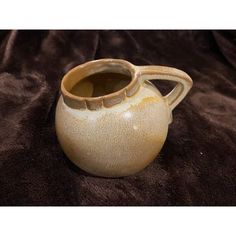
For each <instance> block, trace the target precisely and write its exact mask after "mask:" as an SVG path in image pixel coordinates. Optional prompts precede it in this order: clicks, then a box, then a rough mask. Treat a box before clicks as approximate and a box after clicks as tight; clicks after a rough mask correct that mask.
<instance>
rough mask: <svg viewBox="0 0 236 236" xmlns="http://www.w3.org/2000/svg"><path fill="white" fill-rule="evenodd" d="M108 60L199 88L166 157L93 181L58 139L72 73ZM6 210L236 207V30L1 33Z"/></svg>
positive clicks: (177, 113) (1, 168) (185, 105)
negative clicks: (185, 78) (168, 72)
mask: <svg viewBox="0 0 236 236" xmlns="http://www.w3.org/2000/svg"><path fill="white" fill-rule="evenodd" d="M99 58H121V59H125V60H128V61H130V62H131V63H134V64H136V65H164V66H172V67H176V68H179V69H182V70H184V71H185V72H187V73H188V74H189V75H190V76H191V77H192V79H193V82H194V85H193V88H192V89H191V91H190V93H189V94H188V95H187V97H186V98H185V99H184V100H183V101H182V102H181V103H180V104H179V105H178V106H177V107H176V109H175V110H174V111H173V122H172V124H171V125H170V127H169V132H168V137H167V140H166V142H165V144H164V147H163V149H162V150H161V152H160V154H159V155H158V157H157V158H156V159H155V160H154V161H153V162H152V163H151V164H150V165H149V166H148V167H147V168H145V169H144V170H143V171H141V172H139V173H138V174H135V175H132V176H129V177H124V178H117V179H115V178H114V179H113V178H101V177H95V176H92V175H89V174H87V173H86V172H84V171H82V170H80V169H79V168H78V167H76V166H75V165H74V164H72V163H71V162H70V161H69V160H68V159H67V157H66V156H65V155H64V153H63V151H62V149H61V147H60V145H59V144H58V141H57V138H56V133H55V126H54V120H55V107H56V104H57V100H58V97H59V95H60V82H61V79H62V77H63V75H64V74H65V73H66V72H68V71H69V70H70V69H71V68H73V67H74V66H76V65H78V64H81V63H84V62H86V61H90V60H94V59H99ZM152 82H153V83H154V84H155V85H156V86H157V87H158V88H159V89H160V90H161V91H162V92H163V93H166V92H167V91H169V89H171V88H172V87H171V86H170V84H169V83H168V82H166V83H165V82H160V81H152ZM111 155H112V153H111ZM0 205H2V206H7V205H8V206H15V205H16V206H18V205H25V206H28V205H36V206H38V205H44V206H48V205H52V206H55V205H58V206H66V205H83V206H85V205H87V206H94V205H96V206H99V205H103V206H109V205H114V206H121V205H126V206H131V205H137V206H146V205H147V206H149V205H150V206H158V205H161V206H175V205H183V206H185V205H187V206H197V205H200V206H202V205H236V31H114V30H108V31H80V30H78V31H38V30H37V31H0Z"/></svg>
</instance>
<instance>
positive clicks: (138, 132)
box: [55, 59, 192, 177]
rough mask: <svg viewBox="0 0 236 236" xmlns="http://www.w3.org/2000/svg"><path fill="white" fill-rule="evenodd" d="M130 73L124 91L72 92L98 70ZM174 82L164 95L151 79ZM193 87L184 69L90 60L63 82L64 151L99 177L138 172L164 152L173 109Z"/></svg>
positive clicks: (59, 120) (59, 123) (59, 119)
mask: <svg viewBox="0 0 236 236" xmlns="http://www.w3.org/2000/svg"><path fill="white" fill-rule="evenodd" d="M104 71H106V72H119V73H123V74H128V75H130V77H131V78H132V79H131V82H130V83H129V84H128V85H127V86H126V87H125V88H123V89H121V90H119V91H117V92H115V93H112V94H108V95H105V96H101V97H89V98H87V97H78V96H75V95H73V94H71V93H70V90H71V88H72V87H73V86H74V85H75V84H76V83H77V82H78V81H79V80H81V79H83V78H84V77H85V76H88V75H91V74H93V73H97V72H104ZM152 79H164V80H171V81H176V82H177V85H176V87H175V88H174V89H173V90H172V91H171V92H170V93H169V94H168V95H166V96H162V95H161V93H160V92H159V91H158V89H157V88H156V87H155V86H154V85H153V84H152V83H151V82H150V81H149V80H152ZM191 86H192V80H191V78H190V77H189V76H188V75H187V74H186V73H184V72H183V71H180V70H177V69H174V68H170V67H160V66H134V65H132V64H131V63H129V62H127V61H124V60H119V59H101V60H96V61H91V62H87V63H85V64H83V65H80V66H78V67H76V68H74V69H72V70H71V71H69V72H68V73H67V74H66V75H65V76H64V78H63V80H62V83H61V92H62V96H61V97H60V99H59V101H58V104H57V108H56V118H55V124H56V132H57V137H58V140H59V142H60V144H61V147H62V148H63V151H64V152H65V154H66V155H67V156H68V158H69V159H70V160H71V161H72V162H73V163H75V164H76V165H77V166H79V167H80V168H81V169H83V170H85V171H87V172H89V173H91V174H93V175H98V176H104V177H121V176H127V175H131V174H134V173H137V172H139V171H140V170H142V169H143V168H145V167H146V166H147V165H148V164H149V163H150V162H152V161H153V159H154V158H155V157H156V156H157V154H158V153H159V152H160V150H161V148H162V146H163V144H164V142H165V140H166V137H167V132H168V125H169V124H170V123H171V121H172V110H173V109H174V108H175V106H177V105H178V103H179V102H180V101H181V100H182V99H183V98H184V97H185V96H186V94H187V93H188V91H189V89H190V88H191Z"/></svg>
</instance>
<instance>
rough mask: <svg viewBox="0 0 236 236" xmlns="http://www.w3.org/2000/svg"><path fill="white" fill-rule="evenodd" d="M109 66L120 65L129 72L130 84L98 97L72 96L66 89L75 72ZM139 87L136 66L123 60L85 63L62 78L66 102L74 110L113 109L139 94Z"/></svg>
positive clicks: (109, 59)
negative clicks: (126, 99) (114, 106)
mask: <svg viewBox="0 0 236 236" xmlns="http://www.w3.org/2000/svg"><path fill="white" fill-rule="evenodd" d="M107 65H120V66H121V67H123V68H124V69H126V70H128V71H129V73H130V77H131V80H130V82H129V84H127V85H126V86H125V87H124V88H122V89H120V90H118V91H116V92H113V93H109V94H105V95H103V96H98V97H81V96H77V95H74V94H72V93H71V92H70V91H68V89H66V86H65V85H66V84H67V83H68V81H69V80H70V79H71V75H72V74H73V73H74V72H78V71H79V70H82V69H88V71H89V68H90V67H91V68H92V67H95V68H96V66H98V67H101V68H102V67H103V66H104V67H105V66H107ZM95 73H96V71H94V72H93V73H91V74H89V75H92V74H95ZM85 77H86V76H85ZM78 81H79V78H78V80H77V81H76V82H75V83H77V82H78ZM139 87H140V85H139V81H138V70H137V67H136V66H135V65H133V64H132V63H130V62H128V61H126V60H123V59H113V58H103V59H98V60H92V61H88V62H85V63H83V64H81V65H78V66H76V67H74V68H72V69H71V70H69V71H68V72H67V73H66V74H65V75H64V77H63V78H62V82H61V93H62V96H63V99H64V102H65V103H66V104H67V105H69V106H70V107H72V108H85V109H86V108H87V109H90V110H97V109H99V108H101V107H111V106H113V105H116V104H118V103H120V102H122V101H123V100H124V99H125V98H126V97H131V96H133V95H134V94H135V93H136V92H137V90H138V89H139Z"/></svg>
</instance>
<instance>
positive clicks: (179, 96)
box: [138, 66, 193, 111]
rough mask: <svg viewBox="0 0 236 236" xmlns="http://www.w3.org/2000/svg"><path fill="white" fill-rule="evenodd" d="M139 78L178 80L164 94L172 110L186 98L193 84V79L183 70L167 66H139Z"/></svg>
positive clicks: (144, 79) (143, 80) (143, 79)
mask: <svg viewBox="0 0 236 236" xmlns="http://www.w3.org/2000/svg"><path fill="white" fill-rule="evenodd" d="M138 70H139V79H140V80H141V82H145V81H146V80H154V79H155V80H156V79H159V80H169V81H174V82H177V85H176V86H175V87H174V89H173V90H172V91H171V92H170V93H168V94H167V95H166V96H164V99H165V100H166V101H167V103H168V104H169V106H170V109H171V111H172V110H173V109H174V108H175V107H176V106H177V105H178V104H179V103H180V102H181V101H182V100H183V99H184V97H185V96H186V95H187V93H188V92H189V90H190V89H191V87H192V85H193V81H192V79H191V78H190V77H189V76H188V75H187V74H186V73H185V72H183V71H181V70H178V69H175V68H172V67H166V66H138Z"/></svg>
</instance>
